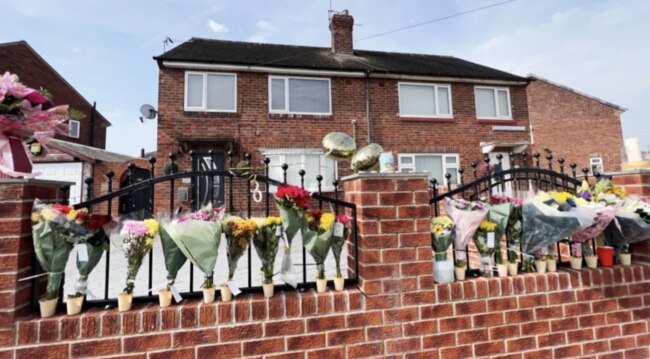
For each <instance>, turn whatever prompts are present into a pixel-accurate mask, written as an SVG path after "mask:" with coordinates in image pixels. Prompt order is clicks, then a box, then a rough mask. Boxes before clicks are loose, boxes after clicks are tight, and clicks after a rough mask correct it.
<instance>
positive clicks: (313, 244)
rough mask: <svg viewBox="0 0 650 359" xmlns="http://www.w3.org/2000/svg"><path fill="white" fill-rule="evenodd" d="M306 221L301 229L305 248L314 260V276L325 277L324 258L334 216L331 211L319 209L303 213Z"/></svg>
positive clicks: (327, 249)
mask: <svg viewBox="0 0 650 359" xmlns="http://www.w3.org/2000/svg"><path fill="white" fill-rule="evenodd" d="M305 218H306V220H307V223H306V224H304V225H303V226H304V228H303V230H302V240H303V243H304V245H305V249H306V250H307V252H308V253H309V254H311V256H312V257H313V258H314V261H315V262H316V271H317V274H316V278H317V279H325V258H327V253H328V252H329V250H330V247H331V246H332V231H333V226H334V222H335V221H336V217H335V216H334V214H333V213H329V212H322V211H319V210H314V211H310V212H309V213H307V214H305Z"/></svg>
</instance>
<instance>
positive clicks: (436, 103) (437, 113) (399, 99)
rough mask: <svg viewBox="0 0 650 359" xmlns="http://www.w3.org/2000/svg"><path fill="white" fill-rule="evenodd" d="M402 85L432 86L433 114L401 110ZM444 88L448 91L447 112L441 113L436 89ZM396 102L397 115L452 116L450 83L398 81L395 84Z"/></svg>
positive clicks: (417, 116) (420, 116)
mask: <svg viewBox="0 0 650 359" xmlns="http://www.w3.org/2000/svg"><path fill="white" fill-rule="evenodd" d="M402 85H407V86H425V87H433V94H434V101H435V103H434V104H435V110H436V113H435V114H434V115H410V114H408V113H403V112H402V101H401V100H402ZM439 88H446V89H447V92H448V93H449V114H448V115H441V114H440V101H439V100H438V89H439ZM397 96H398V99H397V102H398V105H399V115H400V117H413V118H454V108H453V102H454V101H453V99H452V98H451V97H452V96H451V85H450V84H434V83H422V82H399V83H398V84H397Z"/></svg>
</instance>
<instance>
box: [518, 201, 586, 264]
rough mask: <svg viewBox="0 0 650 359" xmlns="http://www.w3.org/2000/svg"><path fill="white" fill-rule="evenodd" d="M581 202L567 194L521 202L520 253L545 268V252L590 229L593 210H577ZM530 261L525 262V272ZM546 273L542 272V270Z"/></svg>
mask: <svg viewBox="0 0 650 359" xmlns="http://www.w3.org/2000/svg"><path fill="white" fill-rule="evenodd" d="M580 202H584V200H578V199H576V198H575V197H574V196H573V195H571V194H569V193H567V192H549V193H545V192H540V193H539V194H538V195H537V196H535V197H534V198H531V199H528V200H526V201H524V205H523V208H522V212H523V235H522V238H523V240H522V242H523V243H522V244H523V252H524V253H525V254H527V255H528V256H531V255H535V256H536V257H537V258H536V259H537V262H538V264H540V266H541V264H542V263H541V262H542V261H543V262H544V267H545V265H546V248H548V246H549V245H552V244H554V243H555V242H557V241H559V240H560V239H562V238H564V237H567V236H571V235H573V234H575V233H577V232H579V231H580V230H582V229H585V228H587V227H589V226H590V225H591V224H592V223H593V220H594V218H595V216H596V211H595V210H594V209H592V208H588V207H585V206H579V205H578V204H579V203H580ZM530 260H531V259H530V258H526V261H527V262H528V263H525V264H526V265H525V267H526V268H527V269H529V268H530ZM544 269H545V268H544Z"/></svg>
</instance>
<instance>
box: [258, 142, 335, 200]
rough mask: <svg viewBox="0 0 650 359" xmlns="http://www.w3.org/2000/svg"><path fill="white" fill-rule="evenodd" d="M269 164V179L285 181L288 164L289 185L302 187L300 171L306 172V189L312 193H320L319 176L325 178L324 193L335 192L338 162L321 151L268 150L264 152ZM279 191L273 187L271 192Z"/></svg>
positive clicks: (323, 183)
mask: <svg viewBox="0 0 650 359" xmlns="http://www.w3.org/2000/svg"><path fill="white" fill-rule="evenodd" d="M262 154H263V155H264V156H265V157H268V158H270V159H271V162H270V163H269V177H270V178H272V179H274V180H276V181H280V182H282V181H284V174H283V171H282V165H283V164H285V163H286V164H287V165H289V168H288V169H287V184H290V185H295V186H300V174H299V173H298V172H299V171H300V170H304V171H305V189H306V190H308V191H310V192H316V191H318V181H317V180H316V177H317V176H318V175H321V176H323V181H322V182H321V187H322V191H323V192H332V191H334V185H333V184H332V181H334V180H335V179H336V178H337V172H338V171H337V166H336V161H334V160H332V159H330V158H327V157H325V155H323V151H322V150H321V149H272V150H271V149H267V150H262ZM276 190H277V188H276V186H271V192H272V193H274V192H275V191H276Z"/></svg>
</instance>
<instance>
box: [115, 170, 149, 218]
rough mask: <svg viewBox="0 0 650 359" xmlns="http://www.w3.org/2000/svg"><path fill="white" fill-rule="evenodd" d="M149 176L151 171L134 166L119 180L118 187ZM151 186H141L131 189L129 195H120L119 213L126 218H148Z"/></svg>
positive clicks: (124, 186)
mask: <svg viewBox="0 0 650 359" xmlns="http://www.w3.org/2000/svg"><path fill="white" fill-rule="evenodd" d="M149 178H151V172H149V170H147V169H144V168H137V167H136V168H134V169H133V170H131V171H130V172H129V174H128V175H127V176H126V177H125V178H124V180H122V182H120V188H126V187H129V186H132V185H134V184H137V183H140V182H143V181H146V180H148V179H149ZM150 203H151V187H142V188H138V189H136V190H134V191H133V193H132V194H131V195H130V196H123V197H120V201H119V206H120V207H119V214H120V215H121V216H124V217H126V218H130V219H138V220H142V219H144V218H150V217H151V215H152V212H151V205H150Z"/></svg>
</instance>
